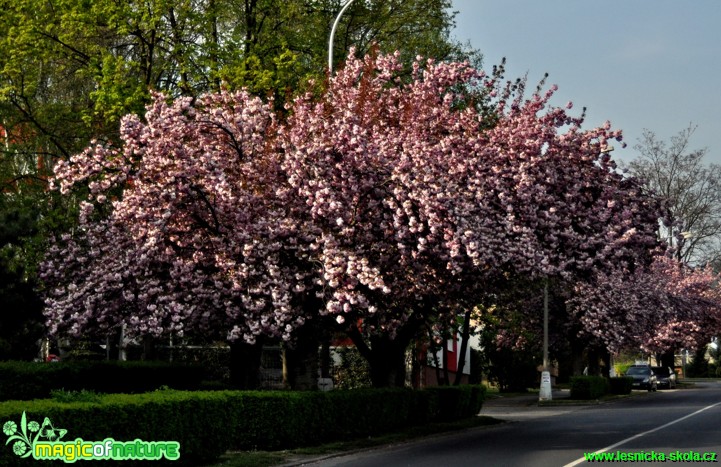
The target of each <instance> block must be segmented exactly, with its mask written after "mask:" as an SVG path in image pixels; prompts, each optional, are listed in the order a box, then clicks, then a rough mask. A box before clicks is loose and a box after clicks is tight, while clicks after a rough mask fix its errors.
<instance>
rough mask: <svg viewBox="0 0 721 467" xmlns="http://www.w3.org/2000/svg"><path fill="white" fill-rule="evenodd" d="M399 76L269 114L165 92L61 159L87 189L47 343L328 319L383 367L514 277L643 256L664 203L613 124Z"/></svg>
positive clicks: (422, 64) (461, 74) (418, 74)
mask: <svg viewBox="0 0 721 467" xmlns="http://www.w3.org/2000/svg"><path fill="white" fill-rule="evenodd" d="M403 70H404V68H403V66H402V63H401V62H400V60H399V55H398V54H396V55H383V54H378V55H376V54H373V53H371V54H369V55H366V56H365V57H363V58H357V57H355V56H351V57H350V58H349V59H348V60H347V62H346V64H345V66H344V67H342V68H341V70H340V71H339V72H338V74H337V75H336V76H335V77H333V78H332V79H331V80H330V81H329V83H328V87H327V89H325V90H323V91H322V92H321V93H320V95H318V96H315V95H314V94H312V93H308V94H306V95H303V96H300V97H298V98H296V99H295V100H294V101H293V102H292V103H290V104H289V105H288V106H287V109H286V110H285V111H284V112H280V113H278V112H277V111H275V110H274V108H273V107H272V105H271V104H269V103H266V102H264V101H263V100H261V99H259V98H255V97H252V96H251V95H250V94H249V93H247V92H236V93H229V92H221V93H212V94H207V95H205V96H203V97H201V98H199V99H195V100H194V99H191V98H178V99H175V100H174V101H172V102H171V103H168V102H166V97H165V96H162V95H156V96H155V98H154V101H153V103H152V105H150V106H149V107H148V111H147V113H146V115H145V118H144V119H142V120H141V119H140V118H139V117H137V116H129V117H126V118H125V119H124V120H123V126H122V130H121V141H122V145H120V146H110V145H107V144H100V143H98V144H95V145H92V146H90V147H89V148H88V149H87V150H86V151H85V152H83V153H81V154H79V155H77V156H74V157H72V158H71V159H70V160H69V161H68V162H61V163H59V164H58V165H57V166H56V178H57V181H56V183H57V186H58V187H59V188H60V189H61V191H63V192H67V191H68V190H70V189H73V188H74V187H75V186H77V185H78V184H81V185H82V184H88V186H89V190H90V194H89V196H88V198H87V200H85V201H84V202H83V204H82V207H81V214H80V226H79V227H80V228H79V229H77V231H76V233H75V235H69V234H66V235H64V236H62V237H61V238H58V240H57V244H56V245H55V246H54V247H53V248H52V249H51V252H50V253H51V254H50V255H49V257H48V261H47V262H46V263H45V265H44V267H43V279H44V281H45V283H46V284H47V286H48V292H49V294H48V300H47V302H46V304H47V315H48V317H49V319H50V322H51V324H52V326H51V329H52V331H53V332H62V331H65V332H70V333H71V334H76V335H77V334H81V333H84V332H88V331H89V330H96V331H101V332H103V331H105V332H107V331H108V330H110V329H112V328H113V327H116V326H118V325H120V324H121V323H122V324H124V325H126V326H127V328H128V331H129V332H131V333H132V332H134V333H137V334H145V333H149V334H164V333H182V332H186V331H188V332H208V331H213V330H215V331H217V330H222V331H223V332H225V333H226V336H227V337H228V338H230V339H242V340H245V341H247V342H252V341H254V340H255V339H256V338H257V337H259V336H263V335H267V336H273V337H283V338H285V339H288V338H290V337H291V335H292V333H293V331H294V330H295V329H296V328H297V327H298V326H302V325H303V324H304V323H305V322H306V321H308V320H313V319H318V318H319V317H321V316H326V315H330V316H333V317H334V318H335V320H336V322H337V323H338V324H339V325H340V326H341V327H342V328H343V329H345V330H346V332H348V333H349V335H350V336H351V337H352V338H353V339H354V342H355V343H356V345H357V346H358V347H359V350H361V352H364V353H365V354H366V357H367V358H368V359H369V361H370V362H371V367H372V368H373V367H374V365H375V367H376V368H378V367H379V366H383V364H386V365H387V363H386V362H388V361H392V362H394V363H397V362H398V361H402V352H403V351H404V350H405V348H406V346H407V344H408V342H410V340H411V339H412V338H413V337H414V336H415V334H416V333H417V330H418V329H419V327H420V326H421V325H422V324H424V323H427V322H428V321H429V320H431V319H439V318H440V319H444V318H443V317H444V316H446V317H452V316H454V314H455V313H457V312H458V311H459V310H460V309H463V308H464V307H468V306H473V305H474V304H476V303H478V302H479V301H480V300H481V298H482V297H484V296H487V294H489V293H491V292H493V290H494V287H496V286H495V285H494V284H499V283H504V282H507V281H508V280H509V278H513V277H528V278H543V277H560V278H564V279H567V280H569V279H572V278H584V277H588V276H589V275H590V274H591V273H592V271H594V270H599V269H600V270H611V269H612V268H621V267H623V268H627V269H631V270H633V269H634V268H641V267H643V266H644V265H645V264H647V263H648V262H650V255H649V252H650V251H651V250H652V249H653V248H654V247H655V246H656V245H657V240H656V228H657V220H658V217H659V215H660V211H659V206H658V205H657V204H656V203H655V201H654V200H653V199H652V198H649V197H647V196H646V194H645V193H644V192H643V190H641V188H640V185H639V184H638V182H637V181H636V180H635V179H632V178H627V177H624V176H622V175H621V174H619V173H618V171H617V170H616V167H615V163H614V162H613V160H612V159H611V158H610V156H609V154H608V152H607V151H606V145H607V143H608V141H609V140H612V139H614V138H617V137H619V134H618V132H615V131H613V130H611V128H610V126H606V127H602V128H596V129H592V130H582V129H581V128H580V125H581V123H582V121H581V119H579V118H576V117H572V116H570V115H569V114H568V113H567V109H561V108H552V107H549V106H548V100H549V99H550V98H551V96H552V94H553V91H554V89H553V88H551V89H550V90H549V91H548V92H546V93H544V94H538V93H536V94H533V95H532V96H530V97H529V98H525V97H524V96H515V97H511V96H510V95H508V94H506V95H504V93H501V97H500V98H498V99H496V98H494V97H493V96H494V95H497V93H496V91H497V87H498V85H499V83H497V82H496V81H495V80H494V79H493V78H492V77H486V76H484V75H483V74H482V73H479V72H478V71H477V70H476V69H475V68H474V67H472V66H470V65H469V64H468V63H458V62H452V63H444V62H436V61H434V60H423V61H418V62H415V63H414V65H413V67H412V70H413V71H412V76H411V79H410V81H408V80H407V79H405V78H404V77H402V76H401V75H403V73H404V71H403ZM478 89H482V90H485V91H482V92H480V93H479V92H478V91H477V90H478ZM479 98H480V99H488V101H487V102H485V103H484V104H483V105H481V104H480V103H479V102H477V99H479ZM494 100H495V103H494V104H493V106H494V112H493V119H494V124H493V126H492V127H491V128H490V129H488V128H487V125H486V122H485V119H486V118H489V117H488V112H487V106H488V104H489V102H493V101H494ZM286 112H287V114H288V117H287V118H286V117H285V113H286ZM382 362H383V363H382ZM400 372H401V370H399V369H398V367H397V366H396V367H389V366H386V367H385V370H384V371H381V372H379V373H378V374H376V375H374V384H377V385H387V384H394V381H395V382H396V383H395V384H398V381H399V373H400Z"/></svg>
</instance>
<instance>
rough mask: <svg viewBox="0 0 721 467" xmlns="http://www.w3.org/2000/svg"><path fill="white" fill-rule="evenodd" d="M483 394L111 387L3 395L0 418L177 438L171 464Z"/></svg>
mask: <svg viewBox="0 0 721 467" xmlns="http://www.w3.org/2000/svg"><path fill="white" fill-rule="evenodd" d="M484 395H485V387H483V386H458V387H443V388H429V389H426V390H420V391H413V390H411V389H402V388H395V389H363V390H348V391H330V392H319V391H313V392H285V391H275V392H261V391H202V392H201V391H198V392H191V391H176V390H163V391H155V392H151V393H145V394H107V395H102V396H100V397H99V400H100V402H97V403H92V402H71V403H61V402H58V401H53V400H33V401H8V402H3V403H0V424H5V423H6V422H8V421H12V422H15V423H16V424H17V426H20V425H21V424H20V420H21V417H22V414H23V412H25V413H26V416H27V419H28V421H31V420H32V421H37V422H38V423H42V421H43V420H44V419H45V418H46V417H47V418H48V419H50V420H51V421H52V424H53V426H54V427H55V428H57V429H67V430H68V432H67V436H66V437H65V438H64V439H63V441H74V440H75V439H77V438H81V439H83V440H85V441H102V440H104V439H106V438H113V439H114V440H116V441H133V440H136V439H140V440H143V441H178V442H179V443H180V453H181V457H180V461H177V462H173V463H172V465H198V464H199V463H202V462H209V461H212V460H214V459H216V458H217V457H218V456H220V455H221V454H223V453H224V452H225V451H227V450H241V449H242V450H246V449H264V450H275V449H288V448H294V447H300V446H310V445H315V444H320V443H323V442H330V441H337V440H343V439H351V438H356V437H365V436H375V435H378V434H381V433H384V432H389V431H393V430H397V429H399V428H404V427H407V426H413V425H420V424H423V423H427V422H434V421H450V420H458V419H463V418H468V417H473V416H475V415H477V414H478V412H480V409H481V405H482V403H483V397H484ZM6 439H7V436H6ZM3 444H4V443H3ZM32 462H33V461H32V460H31V459H21V458H20V457H18V456H16V455H15V454H13V450H12V443H11V445H5V446H2V447H0V465H7V466H14V465H30V464H31V463H32ZM157 462H158V461H155V464H157ZM169 464H170V463H169ZM48 465H51V464H48ZM118 465H129V464H128V463H127V462H125V463H122V462H119V463H118ZM158 465H159V464H158Z"/></svg>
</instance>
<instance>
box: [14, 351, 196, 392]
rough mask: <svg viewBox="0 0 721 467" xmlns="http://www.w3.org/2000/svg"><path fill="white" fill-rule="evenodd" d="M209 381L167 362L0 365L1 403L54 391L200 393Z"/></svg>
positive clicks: (183, 366) (192, 368)
mask: <svg viewBox="0 0 721 467" xmlns="http://www.w3.org/2000/svg"><path fill="white" fill-rule="evenodd" d="M204 379H205V370H204V369H203V368H201V367H199V366H190V365H181V364H170V363H164V362H114V361H101V362H80V361H79V362H67V363H65V362H58V363H37V362H0V401H7V400H32V399H41V398H46V397H49V396H50V392H51V391H52V390H57V389H65V390H68V391H73V390H75V391H77V390H80V389H86V390H92V391H96V392H104V393H139V392H147V391H152V390H155V389H158V388H160V387H162V386H167V387H171V388H174V389H187V390H193V389H198V388H199V387H200V385H201V383H202V381H203V380H204Z"/></svg>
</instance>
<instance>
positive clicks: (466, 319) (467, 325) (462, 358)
mask: <svg viewBox="0 0 721 467" xmlns="http://www.w3.org/2000/svg"><path fill="white" fill-rule="evenodd" d="M471 311H472V310H470V309H469V310H467V311H466V313H465V314H464V315H463V327H462V328H461V335H460V339H461V349H460V350H459V354H458V369H457V371H456V379H455V381H453V385H454V386H458V385H460V384H461V378H463V367H464V366H465V365H466V349H467V348H468V340H469V338H470V337H471ZM468 363H469V365H470V362H468ZM469 373H470V372H469Z"/></svg>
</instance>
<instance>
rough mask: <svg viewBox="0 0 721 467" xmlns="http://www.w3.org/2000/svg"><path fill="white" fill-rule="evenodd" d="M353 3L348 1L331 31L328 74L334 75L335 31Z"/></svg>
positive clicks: (351, 0) (350, 0)
mask: <svg viewBox="0 0 721 467" xmlns="http://www.w3.org/2000/svg"><path fill="white" fill-rule="evenodd" d="M351 3H353V0H347V1H346V2H345V4H343V8H341V10H340V13H338V16H336V18H335V21H334V22H333V27H332V28H331V30H330V39H329V40H328V73H329V74H333V37H334V36H335V29H336V28H337V27H338V23H339V22H340V17H341V16H343V13H345V11H346V10H347V9H348V7H349V6H350V4H351Z"/></svg>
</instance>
